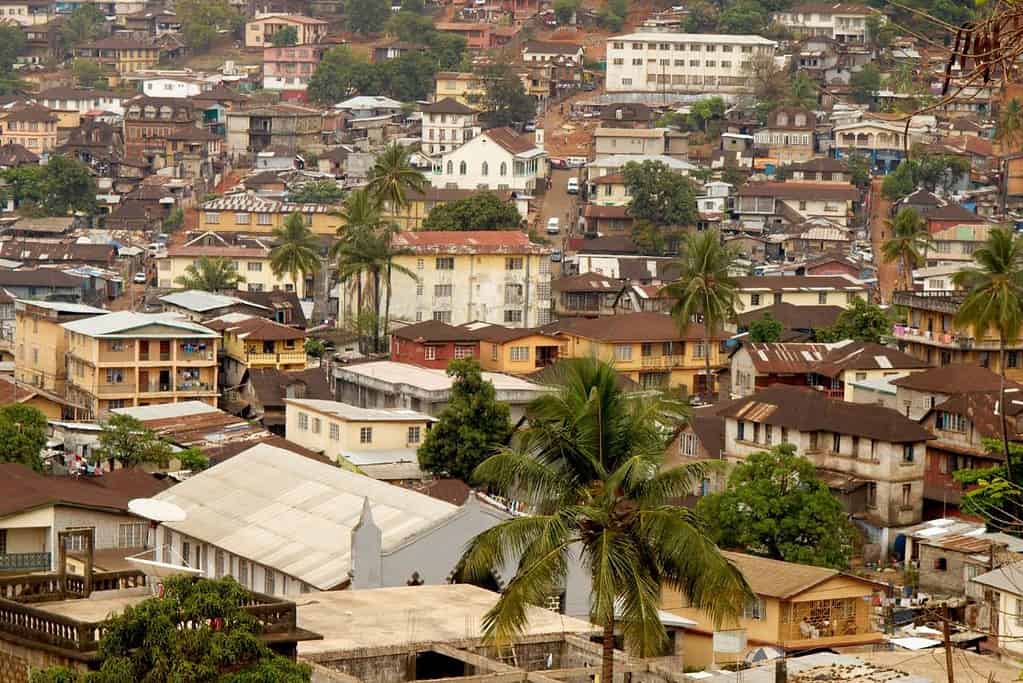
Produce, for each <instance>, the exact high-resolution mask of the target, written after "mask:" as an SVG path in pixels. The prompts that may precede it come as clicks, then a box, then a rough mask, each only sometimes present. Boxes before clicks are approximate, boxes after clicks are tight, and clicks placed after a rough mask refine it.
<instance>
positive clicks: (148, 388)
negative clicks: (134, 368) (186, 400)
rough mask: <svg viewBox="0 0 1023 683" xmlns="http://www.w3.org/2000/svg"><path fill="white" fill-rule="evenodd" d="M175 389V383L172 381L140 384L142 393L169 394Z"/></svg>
mask: <svg viewBox="0 0 1023 683" xmlns="http://www.w3.org/2000/svg"><path fill="white" fill-rule="evenodd" d="M172 391H174V385H173V384H171V383H170V382H149V383H147V384H140V385H139V393H140V394H169V393H171V392H172Z"/></svg>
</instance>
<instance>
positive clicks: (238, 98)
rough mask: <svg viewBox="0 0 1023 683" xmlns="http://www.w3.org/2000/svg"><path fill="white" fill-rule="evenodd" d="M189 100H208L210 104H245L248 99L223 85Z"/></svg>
mask: <svg viewBox="0 0 1023 683" xmlns="http://www.w3.org/2000/svg"><path fill="white" fill-rule="evenodd" d="M191 99H193V100H209V101H211V102H245V101H246V100H248V99H249V98H248V97H247V96H245V95H242V94H241V93H237V92H235V91H234V90H231V89H230V88H228V87H226V86H224V85H218V86H216V87H215V88H212V89H210V90H205V91H203V92H201V93H199V94H198V95H193V96H192V97H191Z"/></svg>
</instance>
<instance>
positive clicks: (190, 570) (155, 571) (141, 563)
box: [124, 557, 203, 579]
mask: <svg viewBox="0 0 1023 683" xmlns="http://www.w3.org/2000/svg"><path fill="white" fill-rule="evenodd" d="M124 559H126V560H128V561H129V562H131V563H132V564H133V565H135V566H136V567H138V570H139V571H140V572H142V573H143V574H145V575H146V576H151V577H153V578H154V579H166V578H168V577H171V576H202V574H203V571H202V570H201V569H196V568H195V567H184V566H182V565H180V564H171V563H170V562H157V561H156V560H143V559H142V558H141V557H126V558H124Z"/></svg>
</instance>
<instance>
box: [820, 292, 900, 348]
mask: <svg viewBox="0 0 1023 683" xmlns="http://www.w3.org/2000/svg"><path fill="white" fill-rule="evenodd" d="M891 331H892V318H891V315H890V314H889V313H888V311H886V310H885V309H883V308H881V307H880V306H878V305H877V304H872V303H870V302H868V301H867V300H866V299H863V298H861V297H856V298H855V299H853V300H852V303H851V304H849V307H848V308H846V309H845V310H844V311H842V312H841V313H839V314H838V317H837V318H836V319H835V324H834V325H831V326H830V327H822V328H820V329H818V330H816V332H815V334H814V337H815V338H816V339H817V341H819V342H837V341H842V340H845V339H852V340H853V341H858V342H872V343H874V344H879V343H880V342H881V339H882V338H883V337H886V336H888V335H889V334H891Z"/></svg>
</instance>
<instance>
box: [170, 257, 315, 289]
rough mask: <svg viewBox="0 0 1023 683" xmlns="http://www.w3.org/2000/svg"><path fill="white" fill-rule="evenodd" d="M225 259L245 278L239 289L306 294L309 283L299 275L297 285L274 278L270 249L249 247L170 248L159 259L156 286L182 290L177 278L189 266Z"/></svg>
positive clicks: (284, 278) (284, 276)
mask: <svg viewBox="0 0 1023 683" xmlns="http://www.w3.org/2000/svg"><path fill="white" fill-rule="evenodd" d="M203 256H207V257H209V258H225V259H228V260H229V261H230V262H231V263H232V264H233V265H234V269H235V270H236V271H238V273H239V274H240V275H241V276H242V277H244V278H245V281H244V282H240V283H238V289H239V290H241V291H244V292H272V291H274V290H283V291H286V292H296V293H297V294H298V296H299V298H304V297H305V295H306V285H307V283H306V282H305V281H304V280H303V279H302V278H301V275H300V276H299V280H298V281H297V282H296V281H295V280H293V279H292V278H291V276H290V275H288V274H287V273H282V274H281V276H280V277H278V276H276V275H274V272H273V269H272V268H271V267H270V247H269V246H257V245H255V244H251V245H249V244H246V245H226V244H225V245H222V246H204V245H192V244H186V245H183V246H180V247H170V248H169V249H167V252H166V253H165V254H163V255H161V256H158V257H157V258H156V273H157V286H158V287H160V288H161V289H174V288H175V287H180V285H178V284H176V283H177V279H178V278H179V277H182V276H186V275H187V273H186V271H187V270H188V267H189V266H190V265H192V264H193V263H195V262H196V261H198V260H199V259H200V258H201V257H203Z"/></svg>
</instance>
